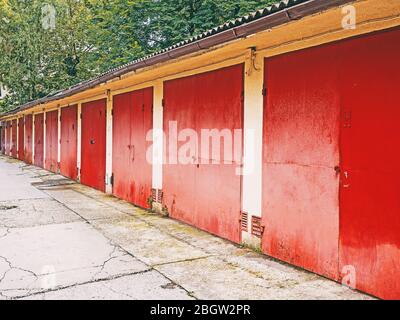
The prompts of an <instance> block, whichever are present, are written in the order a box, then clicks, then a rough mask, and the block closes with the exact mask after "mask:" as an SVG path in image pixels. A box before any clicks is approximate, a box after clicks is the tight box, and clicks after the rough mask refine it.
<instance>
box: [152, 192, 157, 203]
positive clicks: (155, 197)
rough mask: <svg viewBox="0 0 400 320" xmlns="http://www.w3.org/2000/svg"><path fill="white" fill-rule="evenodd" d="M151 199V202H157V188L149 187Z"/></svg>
mask: <svg viewBox="0 0 400 320" xmlns="http://www.w3.org/2000/svg"><path fill="white" fill-rule="evenodd" d="M151 199H152V200H153V202H157V189H151Z"/></svg>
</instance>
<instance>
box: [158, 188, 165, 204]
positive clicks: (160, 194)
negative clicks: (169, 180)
mask: <svg viewBox="0 0 400 320" xmlns="http://www.w3.org/2000/svg"><path fill="white" fill-rule="evenodd" d="M163 198H164V192H162V190H158V192H157V202H158V203H163Z"/></svg>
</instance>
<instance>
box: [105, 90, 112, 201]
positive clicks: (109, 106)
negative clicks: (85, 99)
mask: <svg viewBox="0 0 400 320" xmlns="http://www.w3.org/2000/svg"><path fill="white" fill-rule="evenodd" d="M112 160H113V96H112V95H111V91H110V90H107V111H106V193H108V194H112V193H113V186H112V174H113V165H112Z"/></svg>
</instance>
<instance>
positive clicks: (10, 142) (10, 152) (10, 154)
mask: <svg viewBox="0 0 400 320" xmlns="http://www.w3.org/2000/svg"><path fill="white" fill-rule="evenodd" d="M10 126H11V127H10V137H9V140H8V143H9V146H10V147H9V149H10V151H9V152H8V155H9V156H10V157H11V156H12V131H13V129H12V120H10Z"/></svg>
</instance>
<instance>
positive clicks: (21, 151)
mask: <svg viewBox="0 0 400 320" xmlns="http://www.w3.org/2000/svg"><path fill="white" fill-rule="evenodd" d="M24 127H25V126H24V118H23V117H22V118H19V119H18V159H19V160H21V161H24V158H25V138H24Z"/></svg>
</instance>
